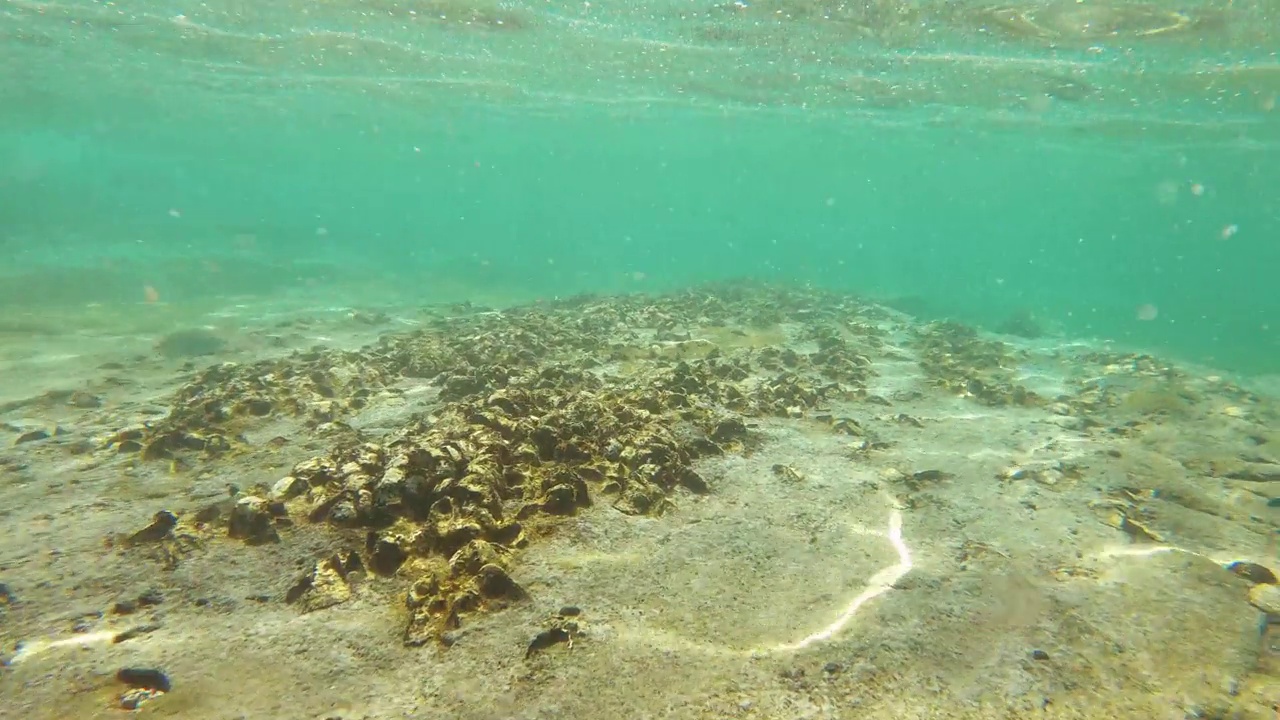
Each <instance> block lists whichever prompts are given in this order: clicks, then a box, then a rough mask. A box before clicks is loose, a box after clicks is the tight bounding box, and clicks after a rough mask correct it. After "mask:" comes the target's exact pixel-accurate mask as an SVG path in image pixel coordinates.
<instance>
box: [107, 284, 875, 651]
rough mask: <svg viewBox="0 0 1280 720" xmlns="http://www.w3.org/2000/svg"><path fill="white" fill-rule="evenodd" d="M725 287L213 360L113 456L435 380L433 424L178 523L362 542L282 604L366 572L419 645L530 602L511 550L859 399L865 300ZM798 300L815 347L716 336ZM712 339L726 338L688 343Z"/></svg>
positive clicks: (658, 500)
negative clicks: (769, 431) (386, 586)
mask: <svg viewBox="0 0 1280 720" xmlns="http://www.w3.org/2000/svg"><path fill="white" fill-rule="evenodd" d="M725 290H726V291H724V292H719V293H717V292H714V291H703V292H696V293H695V292H690V293H685V294H681V295H676V296H671V297H666V298H661V299H657V300H655V299H651V298H641V297H637V298H624V299H618V298H613V299H609V300H594V299H589V298H588V299H579V300H575V301H569V302H564V303H559V304H554V305H545V306H533V307H529V308H523V309H516V310H512V311H506V312H502V313H496V312H481V313H472V314H468V315H462V316H458V317H440V318H436V319H435V320H433V321H432V322H431V323H430V326H429V327H428V328H426V329H422V330H418V331H415V332H411V333H406V334H401V335H390V336H384V337H383V338H382V339H381V340H379V341H378V342H376V343H374V344H373V345H371V346H370V347H368V348H365V349H364V350H361V351H359V352H345V351H332V350H324V349H315V350H311V351H308V352H305V353H298V354H296V355H294V356H291V357H288V358H284V359H277V360H269V361H263V362H259V363H253V364H244V365H237V364H221V365H215V366H213V367H210V368H208V369H207V370H205V371H203V372H202V373H200V374H199V375H198V376H197V377H196V378H195V379H194V380H193V381H192V382H190V383H188V384H187V385H185V386H184V387H182V388H181V389H180V390H179V391H178V393H177V396H176V397H175V399H174V408H175V410H174V412H172V413H171V414H170V415H169V416H167V417H166V418H165V419H164V420H162V421H160V422H158V423H156V424H155V425H153V426H150V427H145V428H130V429H127V430H125V431H122V432H121V433H119V434H118V435H117V437H116V438H114V439H113V447H115V449H116V450H117V451H118V452H139V453H141V457H142V458H143V459H146V460H152V459H160V458H171V459H172V458H179V457H182V456H184V455H196V456H198V457H203V458H205V459H215V458H216V457H217V456H219V455H221V454H224V453H226V452H228V451H232V452H234V451H236V450H237V449H247V445H248V444H247V441H245V440H244V439H243V435H242V432H243V431H244V430H245V429H246V428H249V427H252V426H253V424H254V423H255V422H260V421H261V420H262V419H263V418H266V417H269V416H273V415H280V416H288V417H293V418H296V419H299V420H301V421H302V422H303V423H304V424H305V425H307V426H310V427H313V428H320V429H324V428H329V429H332V428H333V427H334V426H340V425H341V424H342V423H341V419H342V418H343V417H346V416H349V415H350V414H351V413H354V412H357V411H359V410H361V409H362V408H364V407H366V406H367V405H368V404H369V403H370V402H372V401H374V400H375V399H377V398H378V397H379V396H383V395H395V394H398V393H401V392H403V390H402V388H403V387H404V384H405V383H414V382H417V383H425V384H427V385H429V386H430V387H431V388H434V389H435V390H436V392H437V394H436V396H435V401H434V404H433V405H432V407H431V408H430V410H429V412H427V413H422V414H419V415H416V416H414V417H413V418H411V419H410V420H408V421H407V422H405V423H404V424H403V425H402V426H400V427H398V428H396V429H394V430H392V431H390V432H389V433H387V434H385V435H382V436H379V437H368V436H365V435H364V434H362V433H359V432H356V431H351V432H346V433H331V435H334V436H336V437H338V438H340V439H339V440H338V441H336V442H335V443H334V444H333V446H332V447H331V449H330V450H329V451H328V452H325V453H323V454H320V455H317V456H315V457H312V458H310V459H307V460H304V461H302V462H299V463H297V464H296V465H295V466H294V467H293V468H292V470H291V471H290V472H289V474H288V475H287V476H286V477H284V478H282V479H281V480H279V481H278V482H276V483H274V485H273V486H271V487H269V488H268V487H259V488H251V489H247V490H246V491H245V492H244V493H243V494H241V495H240V496H238V497H233V498H231V499H230V500H227V501H224V502H223V503H221V505H225V506H226V507H221V508H220V509H214V510H211V509H209V508H206V509H205V510H203V511H201V512H199V513H195V514H194V515H193V516H192V517H191V519H189V520H187V519H184V520H183V521H182V522H181V523H172V524H173V525H175V529H174V533H175V535H176V536H178V537H184V538H189V537H190V536H191V535H192V534H197V535H198V534H199V533H200V532H207V531H208V530H209V529H219V530H221V529H222V528H224V527H226V528H227V534H229V535H230V536H232V537H235V538H239V539H242V540H245V541H248V542H254V543H261V542H275V541H277V540H278V539H279V537H278V533H277V532H276V528H277V527H281V526H285V527H287V526H289V525H292V524H293V523H294V522H295V521H303V520H304V519H305V521H306V522H309V523H314V524H324V525H327V526H329V527H331V528H333V529H334V531H335V532H338V533H347V534H349V535H352V536H353V537H358V538H360V541H359V542H353V543H352V545H353V548H352V549H351V550H350V551H349V552H348V553H347V554H345V555H337V556H334V557H327V558H324V559H322V560H320V561H319V562H317V563H316V565H315V567H314V568H313V569H312V570H311V571H310V572H309V573H308V574H307V575H306V576H304V577H303V578H301V579H300V580H299V581H298V582H297V583H296V584H295V585H294V587H293V589H291V590H290V592H289V594H288V598H287V599H289V600H290V601H292V602H295V603H297V604H298V605H299V607H301V608H303V609H305V610H310V609H317V608H320V607H326V606H329V605H332V604H334V603H336V602H342V601H343V600H344V599H346V598H347V597H349V595H350V590H349V588H348V587H347V584H348V577H349V576H350V575H351V574H352V573H354V572H357V571H359V572H373V573H375V574H377V575H382V576H391V577H400V578H404V579H405V580H407V581H408V582H409V589H408V591H407V592H406V594H405V604H406V606H407V608H408V611H409V621H408V625H407V627H406V629H405V636H404V637H405V641H406V642H408V643H411V644H418V643H422V642H425V641H428V640H431V639H438V638H442V637H445V634H446V633H448V632H449V631H450V630H451V629H454V628H457V627H458V626H459V625H460V623H461V622H462V620H463V619H464V618H465V617H466V616H467V615H468V614H470V613H474V612H478V611H483V610H488V609H495V608H499V607H502V606H504V605H505V604H507V603H509V602H511V601H513V600H517V599H520V598H521V597H523V596H524V591H523V590H522V589H521V588H520V587H519V586H518V585H517V584H516V583H515V582H514V581H513V580H512V579H511V577H510V576H509V575H508V569H509V567H510V563H511V559H512V558H513V557H514V555H515V554H516V553H517V552H518V551H519V550H520V549H521V548H523V547H525V546H526V545H527V544H528V543H530V542H531V541H533V540H536V539H537V538H539V537H542V536H544V535H545V534H546V533H548V532H550V531H552V530H553V529H554V527H555V526H556V524H557V523H558V522H560V521H561V520H562V519H563V518H565V517H569V516H572V515H574V514H576V513H577V512H578V511H579V510H580V509H582V508H585V507H588V506H591V505H593V504H596V503H608V504H609V505H610V506H612V507H613V508H615V509H617V510H618V511H621V512H623V513H626V514H629V515H649V514H660V513H662V512H664V511H666V510H667V509H668V508H670V507H672V506H673V503H674V498H675V496H676V494H677V492H680V491H684V492H691V493H706V492H709V491H710V483H709V482H708V480H707V479H706V478H704V477H703V476H702V475H701V474H699V473H698V471H697V470H696V469H695V468H694V462H695V461H696V460H697V459H698V458H700V457H705V456H709V455H718V454H723V453H727V452H741V451H743V450H746V449H748V448H749V447H750V444H751V441H752V433H751V431H750V420H751V418H753V417H761V416H779V417H800V416H803V415H804V414H806V413H808V412H810V411H812V410H814V409H817V408H821V407H823V406H824V404H825V403H827V402H828V401H830V400H832V399H835V398H857V397H861V396H863V395H865V389H866V381H867V379H868V378H869V377H871V375H872V374H873V370H872V368H871V360H870V359H869V358H868V356H867V352H869V351H870V350H871V349H873V348H875V347H877V346H878V345H879V339H878V334H879V332H880V331H879V330H878V328H877V327H876V326H875V325H874V323H872V322H871V321H870V320H871V319H870V315H871V314H872V313H874V311H875V309H874V308H873V307H872V306H863V305H861V304H858V303H856V302H854V301H852V300H851V299H849V298H846V297H841V296H830V297H828V298H824V299H823V300H822V301H820V302H815V301H814V299H813V298H808V297H803V296H801V295H797V294H796V293H792V292H770V291H768V290H764V291H761V289H758V288H756V289H754V290H755V291H754V292H752V293H751V294H750V296H749V299H748V297H735V295H738V296H742V294H743V293H742V290H741V289H728V288H726V289H725ZM788 306H791V308H790V309H792V310H793V311H794V312H796V314H797V315H798V316H799V317H801V318H803V322H802V323H800V324H797V326H796V327H795V328H793V330H794V333H795V335H796V338H797V340H798V344H797V346H798V347H802V348H804V350H797V349H793V348H790V347H774V346H765V347H761V348H756V347H752V343H751V342H750V337H749V333H748V332H747V331H742V330H736V329H735V330H732V331H725V330H723V329H724V328H727V327H731V328H761V327H770V326H774V325H777V324H779V323H780V322H785V321H786V320H787V319H788V309H789V308H788ZM814 308H825V309H824V310H823V311H822V312H815V311H814ZM792 317H795V315H792ZM705 328H720V329H722V332H719V333H718V334H717V333H711V334H713V335H716V336H718V337H719V336H723V337H728V338H731V341H729V342H723V343H720V344H717V343H715V342H711V341H708V340H706V339H705V338H695V337H693V336H692V334H691V333H692V331H694V330H697V329H705ZM739 338H741V339H742V342H741V344H740V345H738V344H736V343H735V342H733V341H732V339H739ZM179 530H182V531H183V532H178V531H179Z"/></svg>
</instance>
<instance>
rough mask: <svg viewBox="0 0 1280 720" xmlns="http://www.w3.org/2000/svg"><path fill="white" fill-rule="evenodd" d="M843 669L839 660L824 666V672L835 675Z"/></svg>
mask: <svg viewBox="0 0 1280 720" xmlns="http://www.w3.org/2000/svg"><path fill="white" fill-rule="evenodd" d="M841 669H842V668H841V667H840V663H838V662H829V663H827V664H826V665H823V666H822V672H824V673H826V674H828V675H835V674H836V673H838V672H840V670H841Z"/></svg>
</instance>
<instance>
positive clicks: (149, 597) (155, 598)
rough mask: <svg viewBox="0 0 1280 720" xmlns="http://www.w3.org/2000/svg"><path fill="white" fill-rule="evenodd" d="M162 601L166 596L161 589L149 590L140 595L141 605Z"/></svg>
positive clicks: (149, 605)
mask: <svg viewBox="0 0 1280 720" xmlns="http://www.w3.org/2000/svg"><path fill="white" fill-rule="evenodd" d="M162 602H164V596H163V595H161V594H160V591H159V590H148V591H146V592H144V593H142V594H141V595H139V596H138V606H139V607H151V606H152V605H159V604H160V603H162Z"/></svg>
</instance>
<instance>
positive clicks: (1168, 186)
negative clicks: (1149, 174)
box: [1156, 180, 1179, 205]
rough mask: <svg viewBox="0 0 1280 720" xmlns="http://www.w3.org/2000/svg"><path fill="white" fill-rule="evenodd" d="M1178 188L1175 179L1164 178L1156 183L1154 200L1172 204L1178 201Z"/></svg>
mask: <svg viewBox="0 0 1280 720" xmlns="http://www.w3.org/2000/svg"><path fill="white" fill-rule="evenodd" d="M1178 190H1179V185H1178V182H1177V181H1176V180H1165V181H1163V182H1161V183H1159V184H1158V185H1156V201H1157V202H1159V203H1160V204H1161V205H1174V204H1176V203H1177V202H1178Z"/></svg>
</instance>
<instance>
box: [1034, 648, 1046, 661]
mask: <svg viewBox="0 0 1280 720" xmlns="http://www.w3.org/2000/svg"><path fill="white" fill-rule="evenodd" d="M1031 658H1032V659H1033V660H1048V659H1049V653H1047V652H1045V651H1043V650H1032V651H1031Z"/></svg>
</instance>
